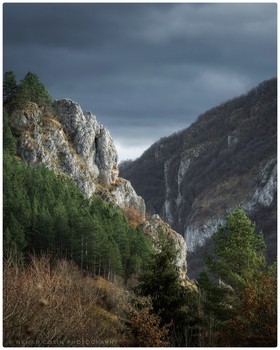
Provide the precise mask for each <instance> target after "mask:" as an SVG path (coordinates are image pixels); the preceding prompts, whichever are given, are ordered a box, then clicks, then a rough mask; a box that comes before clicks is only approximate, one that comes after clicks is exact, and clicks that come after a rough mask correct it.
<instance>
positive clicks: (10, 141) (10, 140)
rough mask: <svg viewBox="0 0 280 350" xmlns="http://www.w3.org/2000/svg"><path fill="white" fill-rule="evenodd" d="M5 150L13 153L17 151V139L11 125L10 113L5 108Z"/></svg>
mask: <svg viewBox="0 0 280 350" xmlns="http://www.w3.org/2000/svg"><path fill="white" fill-rule="evenodd" d="M3 150H4V152H8V153H10V154H12V155H13V154H15V153H16V139H15V137H14V136H13V134H12V131H11V129H10V127H9V115H8V113H7V112H6V111H5V110H4V113H3Z"/></svg>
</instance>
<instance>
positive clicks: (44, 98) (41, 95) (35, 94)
mask: <svg viewBox="0 0 280 350" xmlns="http://www.w3.org/2000/svg"><path fill="white" fill-rule="evenodd" d="M17 99H18V102H19V104H20V105H21V106H22V107H24V106H25V105H26V104H27V103H28V102H35V103H37V104H38V105H39V106H46V105H49V104H50V102H51V97H50V95H49V93H48V91H47V89H46V88H45V86H44V85H43V84H42V83H41V82H40V80H39V78H38V76H37V75H36V74H34V73H31V72H28V73H27V74H26V75H25V77H24V78H23V79H22V80H21V81H20V83H19V86H18V94H17Z"/></svg>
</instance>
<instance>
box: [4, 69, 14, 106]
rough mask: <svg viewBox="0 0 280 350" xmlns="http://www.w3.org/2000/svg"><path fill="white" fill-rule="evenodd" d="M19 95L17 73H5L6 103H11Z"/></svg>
mask: <svg viewBox="0 0 280 350" xmlns="http://www.w3.org/2000/svg"><path fill="white" fill-rule="evenodd" d="M16 94H17V81H16V76H15V73H14V72H12V71H9V72H5V74H4V81H3V100H4V103H11V102H12V100H13V99H14V98H15V97H16Z"/></svg>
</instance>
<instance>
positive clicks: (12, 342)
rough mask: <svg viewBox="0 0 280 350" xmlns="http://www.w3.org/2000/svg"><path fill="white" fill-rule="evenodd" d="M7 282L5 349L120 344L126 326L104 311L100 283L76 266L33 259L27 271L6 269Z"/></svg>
mask: <svg viewBox="0 0 280 350" xmlns="http://www.w3.org/2000/svg"><path fill="white" fill-rule="evenodd" d="M3 277H4V284H3V288H4V289H3V301H4V304H3V311H4V323H3V341H4V345H5V346H75V347H76V346H91V347H92V346H117V345H118V337H119V332H120V331H121V330H122V328H123V323H122V322H121V321H120V318H119V316H118V315H117V314H114V313H112V312H111V311H108V310H106V309H105V308H104V307H103V306H102V298H101V290H100V288H99V287H98V286H97V285H96V281H95V280H94V279H93V278H91V277H83V275H82V273H81V272H80V271H79V270H78V268H77V267H76V266H75V265H73V264H71V263H69V262H66V261H59V262H58V263H57V264H56V266H55V267H54V268H51V264H50V260H49V259H48V258H47V257H42V258H40V259H39V258H32V259H31V263H30V264H29V266H28V267H27V268H25V269H24V268H21V269H19V268H17V267H16V266H13V265H12V264H9V263H7V264H5V266H4V276H3ZM104 283H105V282H104ZM108 294H110V293H109V292H108ZM116 305H117V304H116ZM121 305H122V303H119V305H118V307H121Z"/></svg>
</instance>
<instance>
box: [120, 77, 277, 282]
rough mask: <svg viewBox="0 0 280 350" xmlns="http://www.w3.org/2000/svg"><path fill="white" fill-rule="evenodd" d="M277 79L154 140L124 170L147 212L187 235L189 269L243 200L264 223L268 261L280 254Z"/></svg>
mask: <svg viewBox="0 0 280 350" xmlns="http://www.w3.org/2000/svg"><path fill="white" fill-rule="evenodd" d="M276 163H277V80H276V79H272V80H269V81H265V82H263V83H261V84H260V85H259V86H258V87H256V88H254V89H253V90H251V91H250V92H249V93H248V94H246V95H242V96H240V97H238V98H235V99H232V100H230V101H228V102H226V103H224V104H222V105H220V106H218V107H216V108H213V109H211V110H209V111H207V112H206V113H204V114H202V115H201V116H199V117H198V119H197V121H196V122H195V123H193V124H192V125H191V126H190V127H188V128H187V129H184V130H182V131H180V132H178V133H175V134H173V135H171V136H169V137H165V138H162V139H160V140H159V141H158V142H156V143H155V144H153V145H152V146H151V147H150V148H149V149H148V150H147V151H145V152H144V153H143V155H142V156H141V157H140V158H138V159H137V160H135V161H133V162H131V161H128V162H124V163H123V164H121V166H120V175H121V176H122V177H124V178H126V179H128V180H130V181H131V183H132V185H133V187H134V188H135V190H136V191H137V193H138V194H140V195H141V196H142V197H143V198H144V199H145V203H146V206H147V210H148V211H150V212H152V213H158V214H160V215H161V217H162V218H163V219H164V220H166V221H168V222H169V224H170V225H171V227H172V228H174V229H175V230H177V231H178V232H180V233H181V234H182V235H183V236H184V237H185V239H186V242H187V247H188V251H189V253H188V265H189V268H188V274H189V275H190V276H196V275H197V273H198V272H199V271H200V270H201V268H202V266H203V259H202V253H203V252H204V251H206V250H208V249H209V247H210V246H211V239H210V237H211V235H212V233H213V232H214V231H215V229H216V227H217V225H218V224H219V223H220V222H222V221H223V218H224V214H225V212H227V211H229V210H230V209H232V208H233V207H235V206H236V205H237V204H241V205H242V206H243V207H244V209H245V210H246V212H247V214H248V215H249V217H251V218H252V219H253V220H255V221H256V223H257V226H258V228H259V229H262V231H263V233H264V236H265V240H266V243H267V247H268V248H267V257H268V260H269V261H272V260H274V259H275V258H276V191H277V186H276V172H277V165H276Z"/></svg>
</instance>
